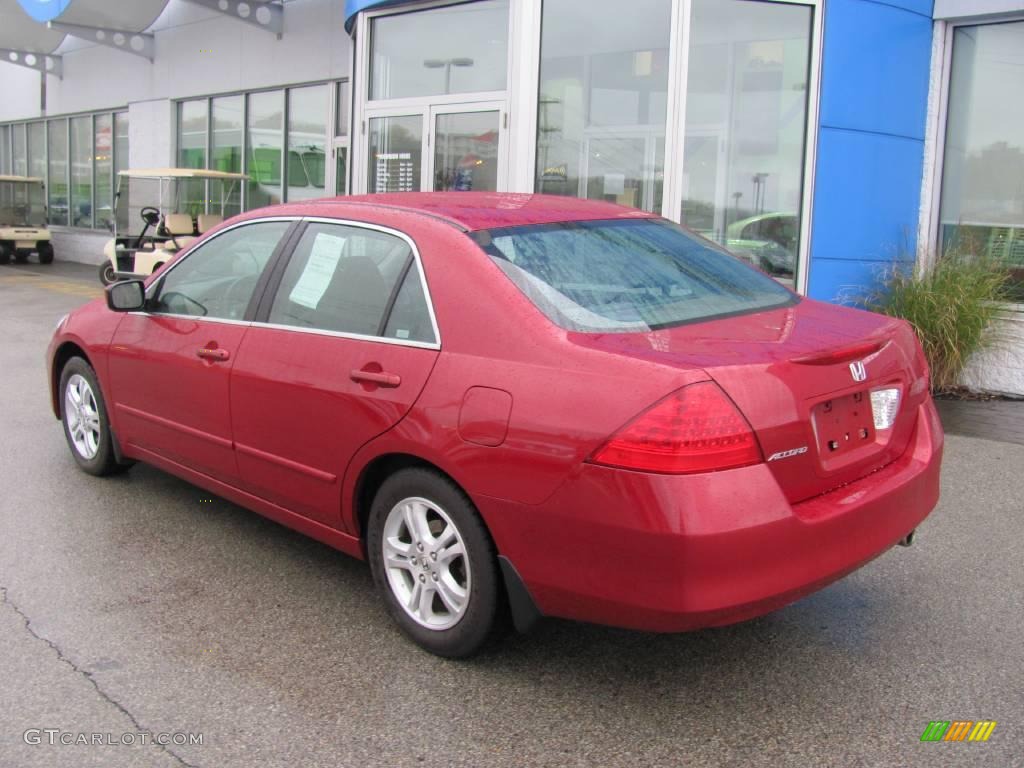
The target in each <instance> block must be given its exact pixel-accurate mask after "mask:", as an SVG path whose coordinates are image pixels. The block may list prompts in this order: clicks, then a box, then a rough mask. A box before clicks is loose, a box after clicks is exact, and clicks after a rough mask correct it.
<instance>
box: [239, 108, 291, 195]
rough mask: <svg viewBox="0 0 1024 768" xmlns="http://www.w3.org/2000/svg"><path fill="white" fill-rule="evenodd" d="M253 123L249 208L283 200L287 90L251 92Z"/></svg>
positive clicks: (248, 140)
mask: <svg viewBox="0 0 1024 768" xmlns="http://www.w3.org/2000/svg"><path fill="white" fill-rule="evenodd" d="M248 98H249V122H248V125H246V144H247V146H248V158H247V167H246V173H248V174H249V188H248V189H249V191H248V195H247V198H246V203H245V207H246V209H247V210H252V209H253V208H261V207H263V206H264V205H274V204H275V203H280V202H281V149H282V146H283V144H284V141H283V138H284V137H283V135H282V134H283V127H284V126H283V122H284V92H283V91H265V92H261V93H251V94H249V97H248Z"/></svg>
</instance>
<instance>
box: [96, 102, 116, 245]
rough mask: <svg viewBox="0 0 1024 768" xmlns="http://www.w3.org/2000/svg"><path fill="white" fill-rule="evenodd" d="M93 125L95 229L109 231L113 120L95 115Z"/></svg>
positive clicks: (112, 204) (108, 116)
mask: <svg viewBox="0 0 1024 768" xmlns="http://www.w3.org/2000/svg"><path fill="white" fill-rule="evenodd" d="M93 119H94V121H95V122H94V123H93V137H94V144H93V152H94V158H95V161H94V162H95V164H96V223H95V226H96V228H97V229H109V228H110V226H111V223H112V222H113V218H114V189H113V186H112V184H111V173H112V172H113V168H114V120H113V118H112V117H111V116H110V115H109V114H105V115H96V117H95V118H93Z"/></svg>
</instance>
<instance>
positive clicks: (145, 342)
mask: <svg viewBox="0 0 1024 768" xmlns="http://www.w3.org/2000/svg"><path fill="white" fill-rule="evenodd" d="M293 223H294V222H293V221H290V220H281V219H277V220H264V221H257V222H253V223H247V224H243V225H240V226H237V227H233V228H231V229H227V230H225V231H223V232H222V233H221V234H219V235H216V236H214V237H213V238H212V239H210V240H207V241H206V242H204V243H202V244H200V245H198V246H197V247H196V248H194V249H193V250H192V251H191V252H190V253H188V254H187V255H186V256H184V257H183V258H182V259H181V261H179V262H177V263H175V264H173V265H172V266H171V267H170V268H169V269H168V271H167V272H166V273H165V274H164V275H163V277H161V278H160V280H159V281H157V283H155V284H154V285H153V286H151V288H150V291H149V298H148V302H147V310H146V311H145V312H133V313H129V314H127V315H126V316H125V317H124V319H123V320H122V321H121V323H120V325H119V326H118V328H117V331H116V332H115V334H114V338H113V340H112V342H111V345H110V354H109V363H108V375H109V378H110V382H111V386H110V391H111V393H112V395H113V401H114V403H113V405H114V411H115V415H116V424H117V430H118V438H119V439H120V441H121V443H122V445H125V446H127V447H129V449H130V450H131V449H134V450H132V453H138V452H139V451H140V450H141V451H144V452H148V453H150V454H152V455H155V456H157V457H160V458H164V459H168V460H170V461H173V462H175V463H177V464H182V465H184V466H186V467H188V468H190V469H194V470H197V471H199V472H201V473H203V474H205V475H208V476H210V477H213V478H216V479H218V480H221V481H224V482H228V483H232V484H234V483H236V482H237V480H238V467H237V462H236V461H235V454H234V448H233V444H232V436H231V419H230V416H229V413H228V407H229V400H228V390H229V380H230V374H231V367H232V365H233V364H234V362H235V354H236V353H237V351H238V349H239V346H240V345H241V343H242V339H243V338H244V336H245V333H246V330H247V328H248V327H249V318H250V317H251V315H249V314H247V313H250V312H254V311H255V304H256V301H254V297H257V286H258V285H259V284H260V281H261V278H263V276H264V272H265V270H266V269H267V266H268V264H269V263H270V260H271V256H272V255H273V254H274V252H275V249H277V248H278V246H279V244H280V243H281V242H282V239H283V237H284V235H285V233H286V232H287V231H288V228H289V227H290V226H292V224H293ZM264 281H265V278H264ZM250 305H252V307H250Z"/></svg>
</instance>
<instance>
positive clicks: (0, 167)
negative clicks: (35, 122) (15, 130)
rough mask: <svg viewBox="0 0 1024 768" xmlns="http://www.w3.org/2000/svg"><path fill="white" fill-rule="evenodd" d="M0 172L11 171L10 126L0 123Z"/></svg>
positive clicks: (7, 172) (6, 172) (8, 172)
mask: <svg viewBox="0 0 1024 768" xmlns="http://www.w3.org/2000/svg"><path fill="white" fill-rule="evenodd" d="M0 173H4V174H10V173H11V126H9V125H0Z"/></svg>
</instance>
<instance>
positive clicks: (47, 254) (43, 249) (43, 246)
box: [36, 242, 53, 264]
mask: <svg viewBox="0 0 1024 768" xmlns="http://www.w3.org/2000/svg"><path fill="white" fill-rule="evenodd" d="M36 250H37V252H38V253H39V263H40V264H52V263H53V243H49V242H42V243H40V244H39V245H38V246H37V247H36Z"/></svg>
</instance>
